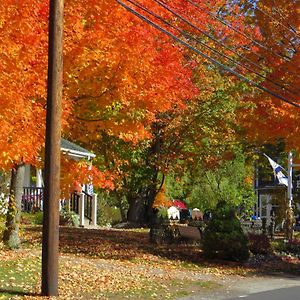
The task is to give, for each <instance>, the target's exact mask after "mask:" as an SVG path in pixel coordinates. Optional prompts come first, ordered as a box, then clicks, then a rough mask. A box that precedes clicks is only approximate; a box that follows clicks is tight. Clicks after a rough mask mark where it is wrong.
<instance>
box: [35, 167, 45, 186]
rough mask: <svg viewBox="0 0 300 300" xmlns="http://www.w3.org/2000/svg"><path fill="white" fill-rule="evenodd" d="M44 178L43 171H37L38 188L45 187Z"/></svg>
mask: <svg viewBox="0 0 300 300" xmlns="http://www.w3.org/2000/svg"><path fill="white" fill-rule="evenodd" d="M43 186H44V182H43V177H42V170H41V169H36V187H43Z"/></svg>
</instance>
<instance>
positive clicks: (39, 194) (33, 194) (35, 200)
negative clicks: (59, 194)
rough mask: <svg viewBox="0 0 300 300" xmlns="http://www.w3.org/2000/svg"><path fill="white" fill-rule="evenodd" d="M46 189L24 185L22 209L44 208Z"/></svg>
mask: <svg viewBox="0 0 300 300" xmlns="http://www.w3.org/2000/svg"><path fill="white" fill-rule="evenodd" d="M43 201H44V189H43V188H41V187H24V188H23V196H22V202H21V205H22V210H23V211H25V212H31V211H38V210H43Z"/></svg>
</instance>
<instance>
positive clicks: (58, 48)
mask: <svg viewBox="0 0 300 300" xmlns="http://www.w3.org/2000/svg"><path fill="white" fill-rule="evenodd" d="M63 7H64V1H63V0H50V16H49V50H48V51H49V52H48V95H47V118H46V145H45V192H44V203H43V211H44V221H43V242H42V243H43V250H42V295H44V296H57V295H58V245H59V198H60V184H59V180H60V140H61V98H62V73H63Z"/></svg>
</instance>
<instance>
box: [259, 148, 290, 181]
mask: <svg viewBox="0 0 300 300" xmlns="http://www.w3.org/2000/svg"><path fill="white" fill-rule="evenodd" d="M264 156H265V157H266V158H267V159H268V160H269V162H270V164H271V166H272V168H273V171H274V175H275V176H276V177H277V179H278V181H279V184H284V185H286V186H288V178H287V176H285V175H284V174H283V172H282V170H283V168H282V167H281V166H280V165H279V164H278V163H277V162H275V161H274V160H273V159H271V158H270V157H269V156H268V155H266V154H264Z"/></svg>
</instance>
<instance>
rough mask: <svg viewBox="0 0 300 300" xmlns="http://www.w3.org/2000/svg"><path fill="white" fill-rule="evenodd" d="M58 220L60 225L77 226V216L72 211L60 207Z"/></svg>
mask: <svg viewBox="0 0 300 300" xmlns="http://www.w3.org/2000/svg"><path fill="white" fill-rule="evenodd" d="M59 222H60V225H67V226H74V227H79V216H78V215H77V214H76V213H75V212H74V211H69V210H67V209H66V210H65V209H62V210H61V211H60V221H59Z"/></svg>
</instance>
